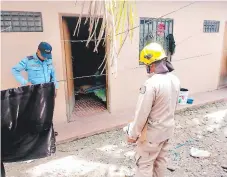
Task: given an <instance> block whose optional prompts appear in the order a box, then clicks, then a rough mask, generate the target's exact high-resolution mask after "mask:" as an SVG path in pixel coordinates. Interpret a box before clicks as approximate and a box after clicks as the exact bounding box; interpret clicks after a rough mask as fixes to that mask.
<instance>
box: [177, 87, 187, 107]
mask: <svg viewBox="0 0 227 177" xmlns="http://www.w3.org/2000/svg"><path fill="white" fill-rule="evenodd" d="M188 95H189V91H188V89H185V88H181V89H180V94H179V98H178V103H179V104H180V105H185V104H187V100H188Z"/></svg>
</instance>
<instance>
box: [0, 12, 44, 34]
mask: <svg viewBox="0 0 227 177" xmlns="http://www.w3.org/2000/svg"><path fill="white" fill-rule="evenodd" d="M1 28H2V29H6V30H3V32H43V21H42V14H41V12H21V11H1Z"/></svg>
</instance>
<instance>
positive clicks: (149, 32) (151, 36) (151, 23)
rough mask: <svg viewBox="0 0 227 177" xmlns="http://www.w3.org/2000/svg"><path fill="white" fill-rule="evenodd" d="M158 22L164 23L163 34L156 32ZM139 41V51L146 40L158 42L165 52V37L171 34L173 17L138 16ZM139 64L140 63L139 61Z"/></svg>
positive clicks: (166, 45) (166, 47)
mask: <svg viewBox="0 0 227 177" xmlns="http://www.w3.org/2000/svg"><path fill="white" fill-rule="evenodd" d="M159 24H164V26H165V29H164V33H163V36H160V35H159V34H158V26H159ZM139 34H140V42H139V52H140V51H141V50H142V49H143V47H144V46H145V45H146V44H147V43H148V42H158V43H160V44H161V45H162V46H163V48H164V50H165V51H166V52H167V49H168V43H167V40H166V37H167V36H168V35H169V34H173V19H169V18H168V19H165V18H163V19H155V18H152V19H151V18H140V32H139ZM140 64H141V63H140Z"/></svg>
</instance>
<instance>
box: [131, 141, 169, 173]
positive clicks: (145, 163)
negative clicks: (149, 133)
mask: <svg viewBox="0 0 227 177" xmlns="http://www.w3.org/2000/svg"><path fill="white" fill-rule="evenodd" d="M168 149H169V143H168V140H166V141H164V142H161V143H148V142H143V143H141V142H138V143H137V147H136V155H135V158H136V175H135V177H164V174H165V170H166V168H167V159H166V158H167V153H168Z"/></svg>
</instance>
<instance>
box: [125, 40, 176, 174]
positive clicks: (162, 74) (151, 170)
mask: <svg viewBox="0 0 227 177" xmlns="http://www.w3.org/2000/svg"><path fill="white" fill-rule="evenodd" d="M140 62H143V63H144V64H145V65H146V69H147V73H148V74H149V79H147V80H146V82H145V83H144V85H143V86H142V87H141V88H140V95H139V99H138V103H137V108H136V111H135V118H134V121H133V122H132V123H130V124H129V125H128V126H127V130H128V131H127V133H128V142H130V143H136V144H137V146H136V149H135V151H136V166H137V170H136V175H135V177H164V173H165V169H166V156H167V152H168V140H169V138H171V136H172V135H173V132H174V127H175V121H174V112H175V109H176V106H177V102H178V95H179V91H180V82H179V80H178V78H177V77H176V76H174V75H173V74H172V73H170V72H171V71H173V70H174V69H173V67H172V65H171V63H170V62H168V61H167V57H166V55H165V51H164V50H163V48H162V46H161V45H159V44H157V43H150V44H148V45H147V46H145V47H144V49H143V50H142V51H141V53H140Z"/></svg>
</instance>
